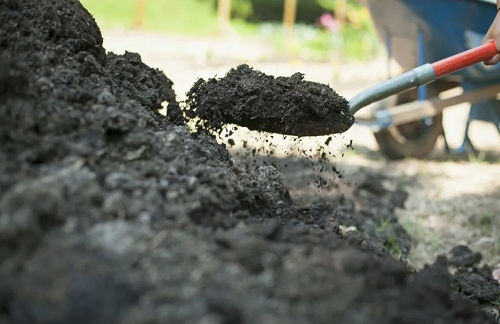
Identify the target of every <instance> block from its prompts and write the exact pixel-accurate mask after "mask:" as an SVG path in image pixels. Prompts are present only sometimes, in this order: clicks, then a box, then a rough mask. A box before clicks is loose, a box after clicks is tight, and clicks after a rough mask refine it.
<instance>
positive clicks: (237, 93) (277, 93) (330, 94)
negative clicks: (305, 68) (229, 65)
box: [187, 64, 354, 136]
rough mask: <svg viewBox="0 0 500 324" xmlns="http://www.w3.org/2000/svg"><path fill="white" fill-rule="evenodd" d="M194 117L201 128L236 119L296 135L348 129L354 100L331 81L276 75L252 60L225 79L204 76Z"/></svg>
mask: <svg viewBox="0 0 500 324" xmlns="http://www.w3.org/2000/svg"><path fill="white" fill-rule="evenodd" d="M187 95H188V100H187V102H188V116H189V117H191V118H194V117H199V118H200V119H201V123H199V126H200V127H201V128H209V129H215V130H218V129H220V128H221V127H222V126H223V125H224V124H227V123H233V124H237V125H241V126H245V127H247V128H249V129H252V130H257V131H266V132H270V133H280V134H286V135H296V136H315V135H325V134H333V133H342V132H345V131H346V130H348V129H349V128H350V127H351V126H352V124H353V123H354V117H352V116H351V115H350V114H349V103H348V101H347V100H346V99H344V98H343V97H341V96H339V95H338V94H337V93H336V92H335V91H333V90H332V89H331V88H330V87H329V86H326V85H323V84H320V83H316V82H310V81H305V80H304V76H303V75H302V74H301V73H296V74H294V75H293V76H291V77H289V78H288V77H277V78H275V77H273V76H270V75H266V74H264V73H262V72H259V71H257V70H254V69H252V68H251V67H249V66H248V65H246V64H243V65H240V66H238V67H236V68H234V69H231V70H230V71H229V72H228V73H227V74H226V76H225V77H223V78H221V79H215V78H213V79H209V80H207V81H205V80H203V79H199V80H198V81H197V82H196V83H195V84H194V86H193V87H192V88H191V90H190V91H189V92H188V94H187Z"/></svg>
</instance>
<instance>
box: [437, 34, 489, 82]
mask: <svg viewBox="0 0 500 324" xmlns="http://www.w3.org/2000/svg"><path fill="white" fill-rule="evenodd" d="M497 54H498V52H497V47H496V45H495V42H494V41H490V42H488V43H486V44H484V45H481V46H478V47H476V48H473V49H470V50H468V51H465V52H462V53H460V54H457V55H454V56H451V57H448V58H445V59H444V60H441V61H438V62H436V63H433V64H432V67H433V68H434V71H435V72H436V78H440V77H444V76H446V75H448V74H450V73H453V72H456V71H459V70H461V69H463V68H466V67H468V66H471V65H474V64H476V63H480V62H484V61H487V60H489V59H492V58H493V57H494V56H495V55H497Z"/></svg>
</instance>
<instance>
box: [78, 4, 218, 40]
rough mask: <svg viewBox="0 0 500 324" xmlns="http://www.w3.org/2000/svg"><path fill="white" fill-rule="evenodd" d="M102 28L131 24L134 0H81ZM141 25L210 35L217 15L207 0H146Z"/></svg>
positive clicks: (175, 31) (132, 21) (134, 10)
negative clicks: (143, 19) (142, 23)
mask: <svg viewBox="0 0 500 324" xmlns="http://www.w3.org/2000/svg"><path fill="white" fill-rule="evenodd" d="M81 2H82V4H83V5H84V6H85V8H87V10H88V11H89V12H90V13H91V14H92V15H93V16H94V17H95V18H96V20H97V21H98V23H99V24H100V25H101V27H104V28H132V27H133V26H134V21H135V14H136V1H134V0H125V1H123V0H120V1H118V0H81ZM146 3H147V5H146V14H145V21H144V26H143V27H144V28H145V29H148V30H154V31H161V32H170V33H177V34H184V35H199V36H210V35H213V34H214V33H215V32H216V29H217V16H216V12H215V10H214V8H213V6H212V5H211V3H210V2H209V1H201V0H147V1H146Z"/></svg>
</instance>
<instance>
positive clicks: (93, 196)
mask: <svg viewBox="0 0 500 324" xmlns="http://www.w3.org/2000/svg"><path fill="white" fill-rule="evenodd" d="M0 64H1V66H0V260H2V261H1V263H0V323H61V324H62V323H77V324H78V323H95V324H99V323H134V324H137V323H150V324H151V323H221V324H222V323H306V322H307V323H324V322H330V323H331V322H335V323H351V324H352V323H375V324H376V323H419V324H420V323H438V322H439V323H468V324H470V323H472V324H474V323H478V324H479V323H488V322H489V321H490V319H489V318H488V317H487V316H486V315H485V314H483V313H482V312H480V311H479V310H478V309H477V308H476V307H475V306H474V305H473V304H471V303H469V302H467V301H465V300H464V299H462V298H461V297H459V296H457V295H454V294H453V293H452V291H451V288H450V279H449V276H448V273H447V269H446V265H445V264H444V261H443V260H440V261H439V262H437V263H436V264H435V265H434V266H432V267H429V268H428V269H426V270H424V271H422V272H420V273H418V274H416V275H414V276H413V275H410V274H409V273H408V272H407V270H406V268H405V265H404V263H403V262H400V261H396V260H395V259H392V258H390V257H389V256H388V253H387V251H386V250H384V249H383V248H377V247H375V246H373V245H371V244H370V243H369V240H368V239H366V238H364V237H363V235H362V234H361V233H357V234H356V235H355V234H354V233H352V232H350V233H351V234H350V237H351V238H353V239H345V237H344V235H343V234H342V232H341V231H340V229H339V225H340V219H343V218H346V219H348V218H349V213H350V212H354V211H355V208H354V207H352V208H351V207H350V208H347V209H343V208H342V206H345V204H348V203H349V199H338V200H337V202H338V203H337V204H333V205H331V206H330V207H329V208H314V206H297V205H295V204H294V203H293V201H292V200H291V199H290V196H289V194H288V192H287V190H286V188H285V187H284V185H283V182H282V180H281V174H280V173H279V172H278V171H277V170H276V169H275V168H274V167H272V166H261V167H256V168H254V169H253V170H250V171H248V172H247V171H241V170H238V169H236V168H234V167H233V164H232V161H231V157H230V155H229V153H228V152H227V150H226V149H225V148H223V147H222V146H220V145H218V144H217V143H216V142H215V140H214V139H213V138H211V137H208V136H204V135H199V134H198V135H192V134H190V133H189V132H188V130H187V127H185V126H182V115H181V113H180V111H179V106H178V103H177V102H176V101H175V93H174V91H173V90H172V82H171V81H170V80H169V79H168V78H167V77H166V76H165V75H164V74H163V73H161V72H160V71H158V70H156V69H152V68H149V67H148V66H146V65H145V64H143V63H142V62H141V59H140V56H139V55H138V54H134V53H125V54H124V55H115V54H112V53H109V54H106V53H105V50H104V49H103V48H102V37H101V34H100V31H99V28H98V27H97V25H96V23H95V21H94V19H93V18H92V17H91V16H90V14H89V13H88V12H87V11H86V10H85V9H84V8H83V7H82V5H81V4H80V3H79V2H78V1H76V0H37V1H33V0H0ZM165 101H166V102H168V115H167V116H166V117H165V116H162V115H161V114H159V113H158V110H159V109H160V108H161V105H162V103H163V102H165ZM178 125H180V126H178ZM372 191H373V190H372ZM383 194H384V193H383V192H382V193H380V192H379V193H378V195H383ZM389 200H390V199H383V201H389ZM351 205H352V204H351ZM366 212H369V211H366ZM340 213H344V214H343V216H342V217H340ZM372 213H376V210H375V211H372Z"/></svg>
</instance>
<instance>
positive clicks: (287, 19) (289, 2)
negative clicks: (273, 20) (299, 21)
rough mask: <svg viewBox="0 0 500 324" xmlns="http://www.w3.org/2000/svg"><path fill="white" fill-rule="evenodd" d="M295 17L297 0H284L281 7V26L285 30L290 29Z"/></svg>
mask: <svg viewBox="0 0 500 324" xmlns="http://www.w3.org/2000/svg"><path fill="white" fill-rule="evenodd" d="M296 17H297V0H285V5H284V7H283V26H284V27H285V29H287V30H292V29H293V26H294V25H295V19H296Z"/></svg>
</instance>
